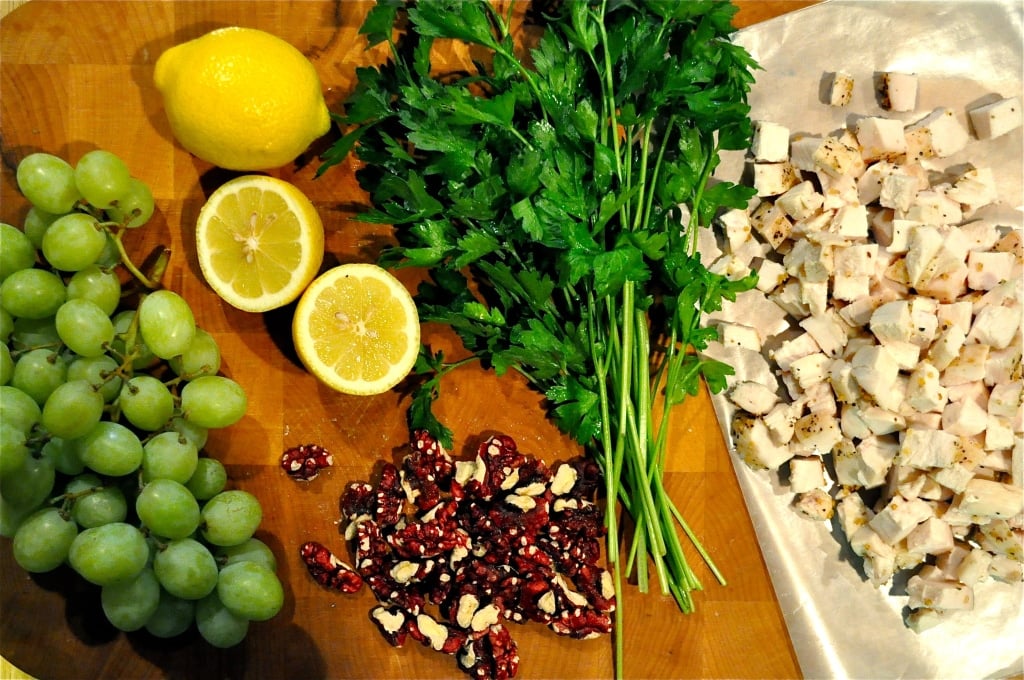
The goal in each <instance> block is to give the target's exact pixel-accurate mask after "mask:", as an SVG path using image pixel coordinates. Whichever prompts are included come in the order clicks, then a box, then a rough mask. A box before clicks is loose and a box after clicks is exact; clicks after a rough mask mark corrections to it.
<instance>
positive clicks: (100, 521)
mask: <svg viewBox="0 0 1024 680" xmlns="http://www.w3.org/2000/svg"><path fill="white" fill-rule="evenodd" d="M64 494H65V495H66V496H68V497H69V498H73V500H72V501H71V518H72V519H74V520H75V522H77V523H78V526H80V527H82V528H83V529H91V528H92V527H100V526H103V525H104V524H111V523H113V522H123V521H125V519H126V518H127V517H128V499H127V498H125V495H124V491H122V490H121V488H120V487H118V486H115V485H113V484H104V483H103V480H102V479H100V477H99V476H98V475H96V474H93V473H91V472H86V473H83V474H80V475H78V476H76V477H75V478H74V479H72V480H71V481H69V482H68V483H67V484H66V485H65V486H64Z"/></svg>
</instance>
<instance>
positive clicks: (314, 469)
mask: <svg viewBox="0 0 1024 680" xmlns="http://www.w3.org/2000/svg"><path fill="white" fill-rule="evenodd" d="M333 464H334V457H333V456H332V455H331V454H330V453H329V452H328V451H327V449H325V448H323V447H322V446H318V445H316V444H303V445H301V446H293V447H292V448H290V449H288V450H287V451H285V452H284V453H283V454H282V455H281V467H282V468H284V471H285V472H287V473H288V475H289V476H290V477H291V478H292V479H297V480H299V481H302V482H308V481H311V480H313V479H315V478H316V476H317V475H319V474H320V470H322V469H323V468H325V467H330V466H331V465H333Z"/></svg>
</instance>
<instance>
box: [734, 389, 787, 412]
mask: <svg viewBox="0 0 1024 680" xmlns="http://www.w3.org/2000/svg"><path fill="white" fill-rule="evenodd" d="M729 398H730V399H731V400H732V403H734V404H736V405H737V406H739V407H740V408H741V409H743V410H744V411H746V412H747V413H750V414H751V415H755V416H763V415H765V414H766V413H768V412H769V411H771V410H772V407H774V406H775V405H776V404H777V403H778V402H779V395H778V394H776V393H775V390H773V389H772V388H770V387H768V386H767V385H764V384H762V383H759V382H754V381H749V380H748V381H745V382H741V383H737V384H736V385H735V386H734V387H733V388H732V390H731V391H730V392H729Z"/></svg>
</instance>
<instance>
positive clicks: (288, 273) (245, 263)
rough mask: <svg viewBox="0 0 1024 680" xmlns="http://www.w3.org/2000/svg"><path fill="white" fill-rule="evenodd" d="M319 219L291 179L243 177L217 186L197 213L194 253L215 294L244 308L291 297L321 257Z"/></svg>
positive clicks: (268, 305) (277, 304) (269, 305)
mask: <svg viewBox="0 0 1024 680" xmlns="http://www.w3.org/2000/svg"><path fill="white" fill-rule="evenodd" d="M323 247H324V234H323V223H322V222H321V220H320V217H319V214H318V213H317V211H316V208H315V207H314V206H313V204H312V203H311V202H310V201H309V199H308V198H306V197H305V195H303V194H302V192H301V191H299V189H298V188H296V187H295V186H294V185H291V184H289V183H287V182H285V181H283V180H279V179H276V178H273V177H265V176H262V175H247V176H243V177H238V178H236V179H233V180H231V181H229V182H226V183H225V184H224V185H222V186H221V187H220V188H218V189H217V190H216V191H215V192H214V193H213V194H212V195H211V196H210V198H209V200H208V201H207V202H206V204H205V205H204V206H203V208H202V209H201V210H200V212H199V218H198V220H197V222H196V252H197V255H198V259H199V266H200V269H201V270H202V273H203V276H204V278H205V279H206V281H207V283H209V285H210V287H211V288H213V290H214V292H216V293H217V294H218V295H219V296H220V297H221V298H222V299H224V300H225V301H226V302H228V303H229V304H231V305H233V306H235V307H237V308H239V309H242V310H245V311H251V312H264V311H268V310H270V309H275V308H277V307H281V306H283V305H285V304H288V303H289V302H292V301H294V300H295V299H296V298H297V297H298V296H299V295H300V294H301V293H302V291H303V290H305V288H306V286H307V285H308V284H309V282H310V281H312V280H313V278H314V277H315V276H316V273H317V271H318V270H319V267H320V264H321V262H322V261H323Z"/></svg>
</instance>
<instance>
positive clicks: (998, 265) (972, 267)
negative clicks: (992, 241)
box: [967, 250, 1016, 290]
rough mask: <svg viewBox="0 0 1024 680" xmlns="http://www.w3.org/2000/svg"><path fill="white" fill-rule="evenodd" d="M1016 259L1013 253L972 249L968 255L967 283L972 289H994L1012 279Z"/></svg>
mask: <svg viewBox="0 0 1024 680" xmlns="http://www.w3.org/2000/svg"><path fill="white" fill-rule="evenodd" d="M1015 260H1016V258H1015V257H1014V256H1013V253H1001V252H996V251H990V252H982V251H978V250H972V251H971V252H970V253H969V254H968V256H967V285H968V286H969V287H970V288H971V290H992V289H993V288H995V287H996V286H998V285H999V284H1000V283H1002V282H1004V281H1008V280H1009V279H1010V276H1011V275H1012V273H1013V265H1014V262H1015Z"/></svg>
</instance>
